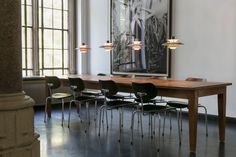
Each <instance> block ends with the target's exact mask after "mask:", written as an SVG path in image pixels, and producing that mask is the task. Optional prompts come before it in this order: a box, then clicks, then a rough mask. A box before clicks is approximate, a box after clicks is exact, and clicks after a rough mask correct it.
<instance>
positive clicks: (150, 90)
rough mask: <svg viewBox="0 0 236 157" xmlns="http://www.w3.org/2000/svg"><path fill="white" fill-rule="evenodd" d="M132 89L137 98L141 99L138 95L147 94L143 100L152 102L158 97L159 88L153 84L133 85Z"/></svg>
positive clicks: (134, 83)
mask: <svg viewBox="0 0 236 157" xmlns="http://www.w3.org/2000/svg"><path fill="white" fill-rule="evenodd" d="M132 89H133V92H134V94H135V96H136V97H137V98H138V99H140V95H139V94H138V93H145V95H144V96H143V100H151V99H153V98H155V97H156V96H157V88H156V87H155V86H154V85H153V84H152V83H136V82H133V83H132Z"/></svg>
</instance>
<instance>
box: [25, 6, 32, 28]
mask: <svg viewBox="0 0 236 157" xmlns="http://www.w3.org/2000/svg"><path fill="white" fill-rule="evenodd" d="M26 12H27V21H26V22H27V26H32V7H31V6H27V11H26Z"/></svg>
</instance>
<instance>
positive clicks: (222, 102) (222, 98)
mask: <svg viewBox="0 0 236 157" xmlns="http://www.w3.org/2000/svg"><path fill="white" fill-rule="evenodd" d="M225 114H226V88H224V92H223V93H222V94H218V116H219V138H220V142H224V141H225V120H226V117H225Z"/></svg>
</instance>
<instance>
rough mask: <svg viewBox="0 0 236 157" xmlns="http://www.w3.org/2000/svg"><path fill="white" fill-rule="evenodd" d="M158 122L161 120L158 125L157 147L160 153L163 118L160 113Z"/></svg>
mask: <svg viewBox="0 0 236 157" xmlns="http://www.w3.org/2000/svg"><path fill="white" fill-rule="evenodd" d="M157 116H158V120H159V125H158V147H157V151H158V152H159V151H160V145H161V116H160V114H159V113H158V114H157Z"/></svg>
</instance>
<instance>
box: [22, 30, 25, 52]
mask: <svg viewBox="0 0 236 157" xmlns="http://www.w3.org/2000/svg"><path fill="white" fill-rule="evenodd" d="M21 43H22V48H25V27H22V29H21Z"/></svg>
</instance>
